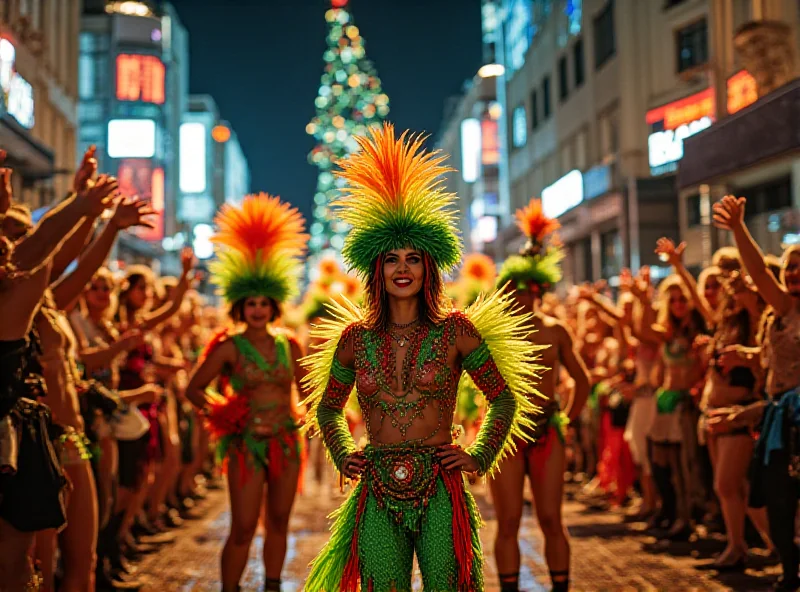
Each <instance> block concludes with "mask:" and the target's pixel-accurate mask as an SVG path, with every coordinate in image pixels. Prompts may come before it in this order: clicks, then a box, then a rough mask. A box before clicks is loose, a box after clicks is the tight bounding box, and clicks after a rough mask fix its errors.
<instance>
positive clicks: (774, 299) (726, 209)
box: [714, 195, 792, 315]
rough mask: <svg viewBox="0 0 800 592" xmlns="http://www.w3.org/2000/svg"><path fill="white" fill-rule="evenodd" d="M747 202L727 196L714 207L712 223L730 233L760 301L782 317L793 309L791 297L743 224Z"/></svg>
mask: <svg viewBox="0 0 800 592" xmlns="http://www.w3.org/2000/svg"><path fill="white" fill-rule="evenodd" d="M746 202H747V200H746V199H745V198H744V197H734V196H732V195H726V196H725V197H723V198H722V200H720V201H718V202H717V203H715V204H714V224H715V225H716V226H717V227H719V228H723V229H726V230H730V231H731V232H733V237H734V239H735V240H736V246H737V247H738V248H739V255H740V256H741V258H742V263H744V266H745V268H747V273H748V274H750V277H751V278H752V280H753V283H754V284H755V285H756V287H757V288H758V291H759V292H760V293H761V296H762V298H764V300H765V301H766V302H767V304H769V305H770V306H772V308H774V309H775V312H776V313H777V314H778V315H785V314H786V313H787V312H789V310H790V309H791V307H792V298H791V296H789V293H788V292H787V291H786V290H785V289H784V287H783V286H781V285H780V283H778V280H777V279H775V276H773V275H772V274H771V273H770V271H769V269H768V268H767V265H766V264H765V263H764V253H762V252H761V249H759V248H758V245H757V244H756V241H755V240H753V237H752V236H751V234H750V231H749V230H748V229H747V226H746V225H745V223H744V208H745V203H746Z"/></svg>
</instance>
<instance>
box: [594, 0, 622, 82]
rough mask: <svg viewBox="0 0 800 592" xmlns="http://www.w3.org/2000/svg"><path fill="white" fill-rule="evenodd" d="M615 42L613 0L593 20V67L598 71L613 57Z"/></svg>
mask: <svg viewBox="0 0 800 592" xmlns="http://www.w3.org/2000/svg"><path fill="white" fill-rule="evenodd" d="M616 51H617V42H616V39H615V37H614V0H609V2H608V4H606V7H605V8H604V9H603V10H602V12H600V14H598V15H597V16H596V17H595V19H594V67H595V70H599V69H600V68H601V67H602V66H603V64H605V63H606V62H607V61H608V60H609V59H611V58H612V57H614V54H615V53H616Z"/></svg>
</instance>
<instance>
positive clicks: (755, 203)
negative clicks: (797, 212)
mask: <svg viewBox="0 0 800 592" xmlns="http://www.w3.org/2000/svg"><path fill="white" fill-rule="evenodd" d="M737 194H738V195H741V196H743V197H746V198H747V208H745V216H747V217H748V218H752V217H753V216H757V215H758V214H764V213H766V212H774V211H775V210H782V209H784V208H791V207H792V180H791V177H783V178H781V179H776V180H774V181H770V182H769V183H764V184H763V185H758V186H756V187H747V188H744V189H740V190H739V191H737Z"/></svg>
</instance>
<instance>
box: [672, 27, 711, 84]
mask: <svg viewBox="0 0 800 592" xmlns="http://www.w3.org/2000/svg"><path fill="white" fill-rule="evenodd" d="M676 44H677V50H678V56H677V58H678V72H685V71H686V70H691V69H692V68H697V67H698V66H703V65H704V64H707V63H708V23H707V22H706V19H702V20H699V21H697V22H695V23H692V24H691V25H688V26H686V27H684V28H683V29H680V30H679V31H678V32H677V34H676Z"/></svg>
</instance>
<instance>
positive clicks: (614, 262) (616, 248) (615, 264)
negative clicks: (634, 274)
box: [600, 230, 622, 278]
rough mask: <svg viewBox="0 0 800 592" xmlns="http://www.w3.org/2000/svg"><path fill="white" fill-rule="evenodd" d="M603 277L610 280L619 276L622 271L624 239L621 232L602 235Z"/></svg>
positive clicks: (613, 231) (612, 231) (614, 231)
mask: <svg viewBox="0 0 800 592" xmlns="http://www.w3.org/2000/svg"><path fill="white" fill-rule="evenodd" d="M600 249H601V253H600V255H601V261H600V264H601V266H602V268H603V269H602V275H603V277H604V278H610V277H614V276H617V275H619V272H620V271H621V269H622V239H621V237H620V235H619V231H617V230H611V231H609V232H604V233H603V234H601V235H600Z"/></svg>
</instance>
